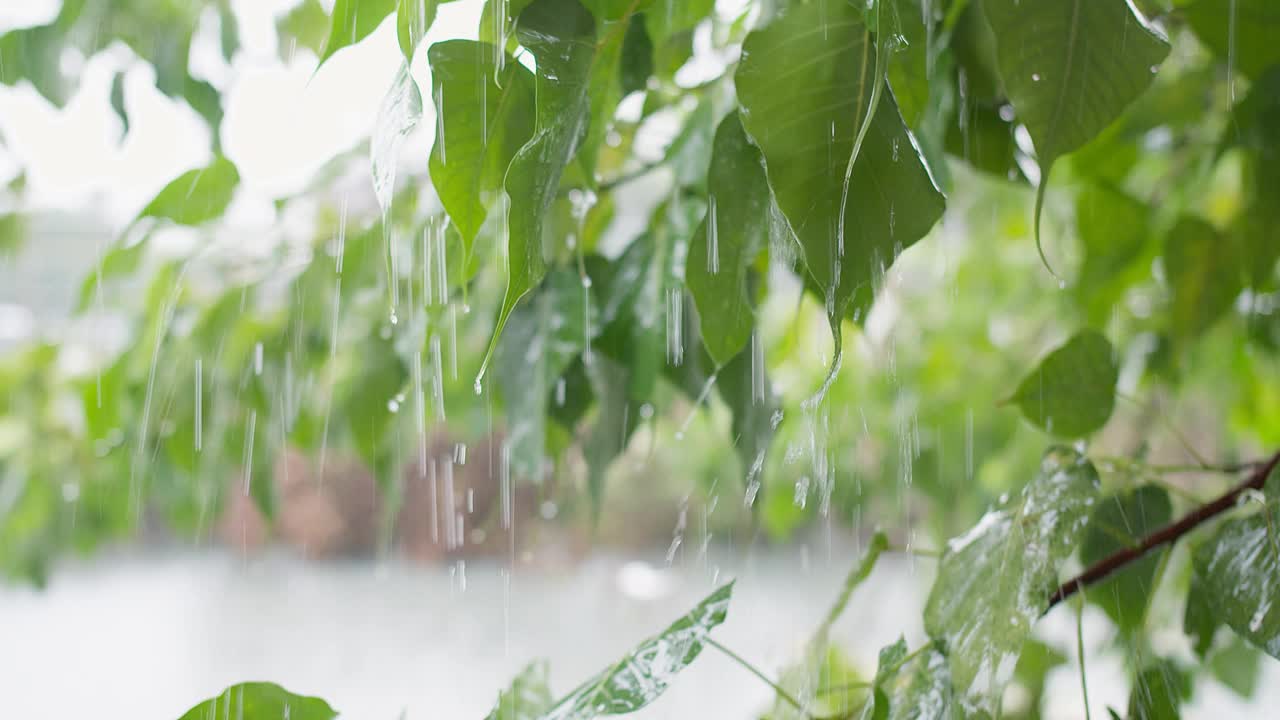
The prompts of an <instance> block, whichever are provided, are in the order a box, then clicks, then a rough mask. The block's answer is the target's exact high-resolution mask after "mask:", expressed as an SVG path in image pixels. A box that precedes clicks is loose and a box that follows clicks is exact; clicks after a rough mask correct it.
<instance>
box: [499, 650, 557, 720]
mask: <svg viewBox="0 0 1280 720" xmlns="http://www.w3.org/2000/svg"><path fill="white" fill-rule="evenodd" d="M549 709H551V687H550V686H549V685H548V681H547V663H546V661H545V660H535V661H533V662H531V663H529V664H528V665H526V666H525V667H524V669H523V670H521V671H520V674H519V675H516V676H515V678H514V679H513V680H512V681H511V686H510V687H508V688H507V689H506V690H503V691H502V692H501V693H499V694H498V704H497V705H495V706H494V708H493V710H492V711H490V713H489V714H488V715H487V716H485V720H538V718H541V717H542V715H543V713H545V712H546V711H547V710H549Z"/></svg>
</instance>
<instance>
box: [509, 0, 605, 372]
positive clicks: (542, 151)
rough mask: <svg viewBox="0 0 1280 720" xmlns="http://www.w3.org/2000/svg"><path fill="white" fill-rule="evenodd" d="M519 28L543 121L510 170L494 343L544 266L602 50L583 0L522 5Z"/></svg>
mask: <svg viewBox="0 0 1280 720" xmlns="http://www.w3.org/2000/svg"><path fill="white" fill-rule="evenodd" d="M516 35H517V36H518V37H519V39H520V43H521V45H523V46H524V47H525V48H526V49H527V50H528V51H529V52H531V53H533V56H534V58H535V59H536V61H537V66H538V71H537V75H536V78H535V85H536V88H537V90H536V97H537V124H536V130H535V131H534V134H533V136H532V138H530V140H529V141H528V142H527V143H526V144H525V145H524V147H522V148H521V149H520V151H519V152H517V153H516V155H515V157H514V158H513V159H512V161H511V166H510V167H509V168H508V170H507V174H506V179H505V188H506V191H507V196H508V198H509V199H510V205H509V208H508V211H507V227H508V238H507V289H506V293H505V295H504V296H503V299H502V308H501V309H500V310H499V312H498V322H497V327H496V328H495V330H494V338H493V341H492V343H491V345H490V347H493V343H496V342H497V339H498V337H499V336H500V335H501V333H502V328H503V325H505V324H506V321H507V318H508V317H510V315H511V311H512V310H513V309H515V306H516V303H517V302H519V301H520V298H522V297H524V295H525V293H527V292H529V290H531V289H532V288H533V287H534V286H535V285H537V284H538V282H540V281H541V280H542V276H543V274H544V273H545V272H546V260H545V259H544V257H543V246H544V244H545V243H546V242H547V241H548V239H547V238H544V237H543V220H544V219H545V217H546V214H547V211H548V210H550V208H551V204H552V201H554V200H555V197H556V192H557V190H558V188H559V186H560V176H561V174H562V173H563V172H564V170H565V167H566V166H568V164H569V161H570V160H572V159H573V153H574V151H575V150H576V149H577V144H578V142H579V141H580V140H581V139H582V136H583V133H584V132H585V131H586V125H587V122H588V117H589V113H590V109H591V103H590V98H589V96H588V87H589V83H590V77H591V67H592V63H593V61H594V59H595V55H596V33H595V20H594V18H592V17H591V14H590V13H589V12H587V10H586V8H584V7H582V5H581V4H579V3H578V0H536V1H535V2H533V3H532V4H530V5H529V7H527V8H525V9H524V11H523V12H521V13H520V19H519V23H518V25H517V28H516Z"/></svg>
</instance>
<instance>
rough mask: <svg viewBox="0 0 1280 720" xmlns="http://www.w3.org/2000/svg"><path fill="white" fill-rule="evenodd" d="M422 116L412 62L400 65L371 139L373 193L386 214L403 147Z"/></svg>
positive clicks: (383, 103)
mask: <svg viewBox="0 0 1280 720" xmlns="http://www.w3.org/2000/svg"><path fill="white" fill-rule="evenodd" d="M421 119H422V93H421V92H419V91H418V83H417V81H415V80H414V79H413V75H411V74H409V63H408V62H407V61H406V62H404V63H401V64H400V71H399V72H397V73H396V77H395V79H394V80H392V81H391V87H390V88H388V89H387V94H386V95H385V96H384V97H383V98H382V104H381V105H380V106H379V107H378V117H377V120H376V121H375V122H374V124H373V134H372V137H371V138H370V139H369V156H370V165H371V169H372V172H373V194H374V197H375V198H376V199H377V201H378V206H379V207H381V208H382V211H383V212H384V213H388V212H390V211H391V201H392V197H393V196H394V194H395V184H396V167H397V164H398V163H399V160H400V147H401V146H402V145H403V144H404V139H405V137H406V136H408V134H409V133H410V132H412V131H413V128H414V127H415V126H417V124H418V121H419V120H421Z"/></svg>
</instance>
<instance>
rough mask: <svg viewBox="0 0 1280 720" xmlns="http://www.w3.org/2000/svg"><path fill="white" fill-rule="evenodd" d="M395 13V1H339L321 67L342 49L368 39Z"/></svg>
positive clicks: (331, 18)
mask: <svg viewBox="0 0 1280 720" xmlns="http://www.w3.org/2000/svg"><path fill="white" fill-rule="evenodd" d="M395 9H396V0H337V2H335V3H334V5H333V14H332V16H331V17H330V20H329V39H328V40H326V41H325V43H324V51H322V52H321V53H320V65H324V63H325V61H326V60H328V59H329V58H331V57H333V54H334V53H336V52H338V51H339V50H341V49H342V48H344V47H347V46H348V45H355V44H356V43H358V42H360V41H361V40H363V39H365V38H366V37H368V36H369V34H370V33H372V32H373V31H374V30H376V29H378V26H379V25H381V24H382V21H383V20H385V19H386V17H387V16H388V15H390V14H391V13H392V12H394V11H395ZM318 67H319V66H317V68H318Z"/></svg>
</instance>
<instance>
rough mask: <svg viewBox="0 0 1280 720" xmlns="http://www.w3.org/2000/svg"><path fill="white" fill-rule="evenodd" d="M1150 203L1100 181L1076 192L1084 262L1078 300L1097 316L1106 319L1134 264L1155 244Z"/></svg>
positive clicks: (1137, 270)
mask: <svg viewBox="0 0 1280 720" xmlns="http://www.w3.org/2000/svg"><path fill="white" fill-rule="evenodd" d="M1149 214H1150V210H1149V209H1148V208H1147V206H1146V205H1145V204H1143V203H1142V202H1140V201H1138V200H1136V199H1135V198H1133V197H1130V196H1129V195H1126V194H1124V193H1122V192H1120V191H1118V190H1115V189H1113V188H1110V187H1107V186H1105V185H1101V184H1096V183H1095V184H1090V185H1087V186H1085V187H1084V188H1083V189H1081V190H1080V192H1079V193H1078V194H1077V195H1076V231H1077V232H1078V233H1079V235H1080V243H1081V245H1083V246H1084V265H1083V266H1082V267H1081V268H1080V275H1079V277H1077V278H1076V298H1077V302H1078V303H1079V304H1080V305H1081V306H1082V307H1084V308H1086V309H1087V310H1088V312H1089V315H1090V317H1091V318H1092V319H1094V320H1095V321H1099V322H1101V321H1105V320H1106V319H1107V315H1108V314H1109V313H1110V312H1111V308H1112V306H1113V305H1114V303H1115V301H1116V300H1117V299H1119V297H1120V295H1121V293H1122V292H1123V291H1124V288H1125V287H1127V285H1128V282H1129V281H1131V279H1133V278H1134V276H1135V275H1136V273H1138V272H1141V270H1143V268H1140V267H1139V268H1135V266H1137V265H1139V263H1138V261H1139V260H1140V259H1142V258H1143V257H1144V255H1145V254H1146V252H1147V250H1148V249H1149V247H1150V243H1149V240H1150V231H1149V229H1148V227H1147V224H1148V215H1149Z"/></svg>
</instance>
